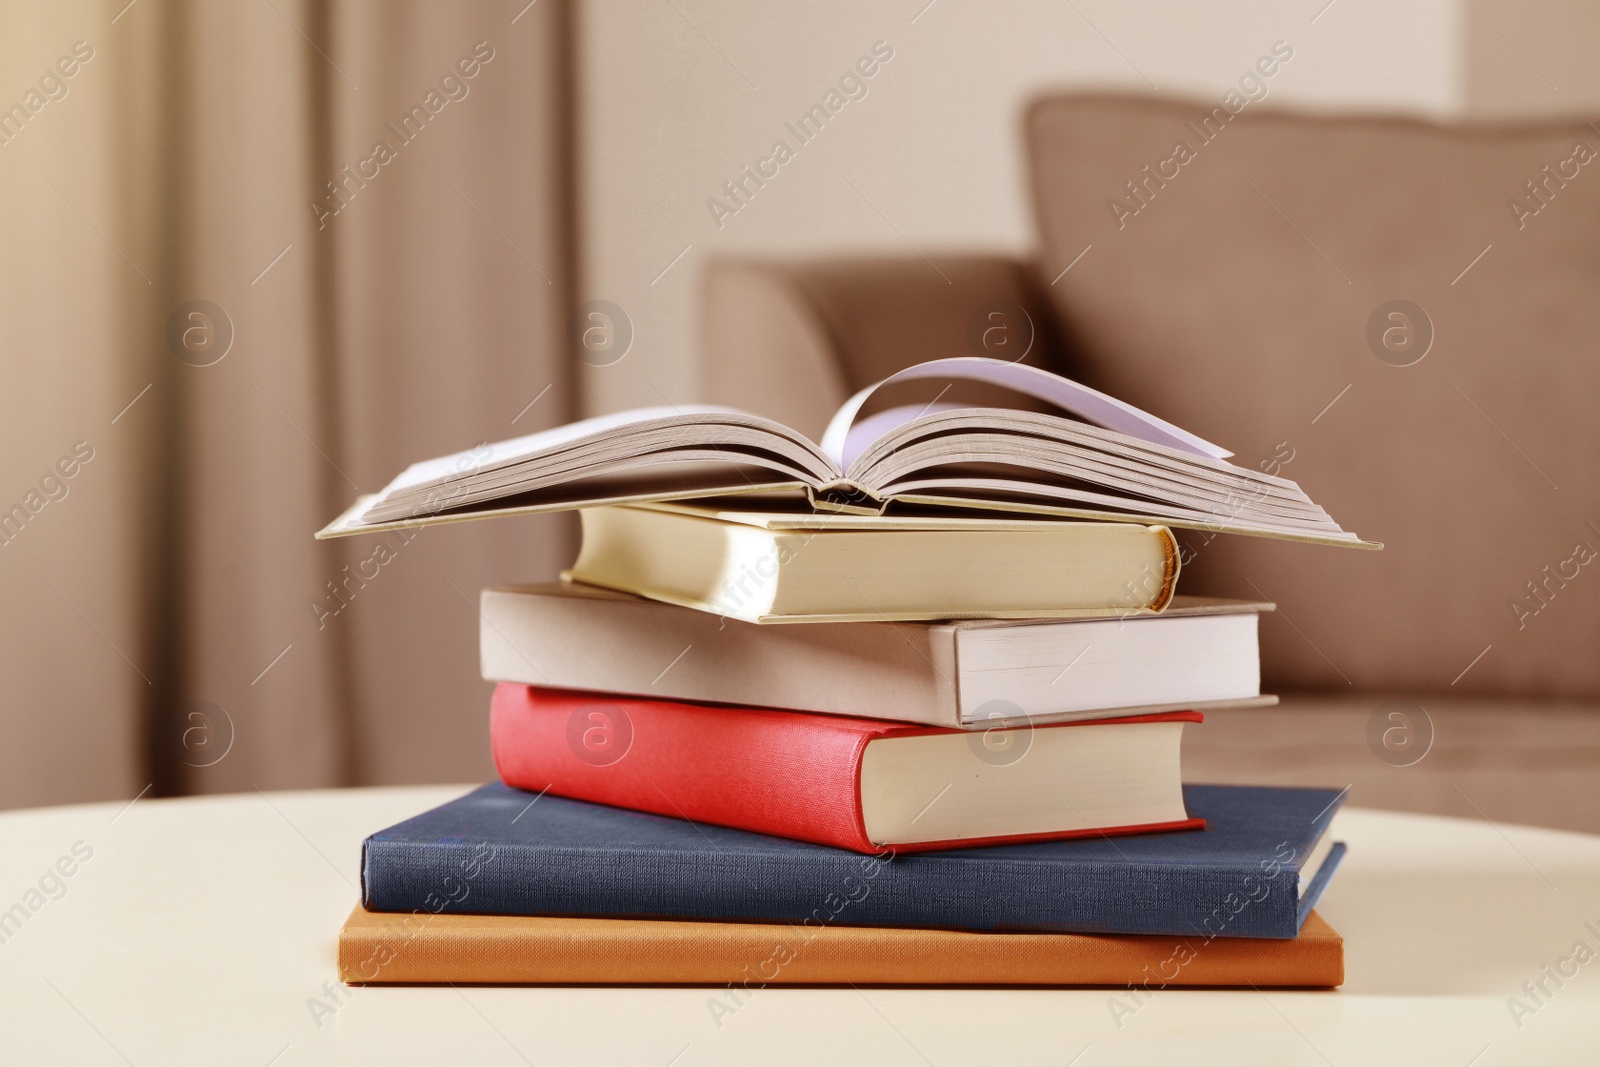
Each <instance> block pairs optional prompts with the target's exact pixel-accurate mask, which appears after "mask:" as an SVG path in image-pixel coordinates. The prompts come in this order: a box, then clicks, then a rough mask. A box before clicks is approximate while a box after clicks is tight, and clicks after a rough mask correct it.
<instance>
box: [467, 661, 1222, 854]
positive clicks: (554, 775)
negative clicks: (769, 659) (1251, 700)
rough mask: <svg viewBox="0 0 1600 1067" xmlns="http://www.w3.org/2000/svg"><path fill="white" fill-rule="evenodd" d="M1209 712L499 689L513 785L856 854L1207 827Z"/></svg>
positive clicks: (499, 739)
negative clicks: (887, 707) (948, 720)
mask: <svg viewBox="0 0 1600 1067" xmlns="http://www.w3.org/2000/svg"><path fill="white" fill-rule="evenodd" d="M1202 718H1203V717H1202V716H1201V715H1200V713H1198V712H1193V711H1179V712H1170V713H1166V714H1159V715H1140V716H1133V717H1129V718H1121V719H1100V720H1093V721H1086V722H1070V723H1058V724H1053V725H1049V726H1021V727H1008V728H1002V729H993V730H946V729H938V728H931V727H925V726H908V725H904V724H900V723H892V722H883V721H878V720H874V719H857V718H847V717H844V716H839V715H810V714H806V713H803V712H789V711H774V710H771V709H767V708H759V709H758V708H737V707H723V706H713V705H697V704H686V703H680V702H676V701H668V700H641V699H637V698H633V697H621V696H606V695H600V694H595V693H579V692H572V691H569V690H562V689H547V688H542V687H537V686H525V685H510V684H504V685H500V686H498V687H496V689H495V693H494V701H493V708H492V715H491V727H490V736H491V740H492V743H493V748H494V760H495V766H496V767H497V768H498V769H499V772H500V777H501V778H502V779H503V780H504V781H505V783H506V784H507V785H510V786H513V787H515V788H518V789H525V790H529V791H531V792H534V793H542V792H545V791H549V792H551V793H554V794H557V795H558V796H565V797H572V798H574V799H577V800H587V801H592V802H595V803H599V804H609V805H612V806H613V807H619V808H630V809H633V810H635V811H645V812H652V813H654V814H657V815H665V816H669V817H673V818H682V819H688V820H690V821H693V822H706V823H715V824H718V825H721V826H731V827H734V828H736V829H741V830H752V831H755V832H757V833H763V834H773V835H775V836H779V837H789V838H795V839H798V840H801V841H811V842H815V843H817V844H822V845H833V846H836V847H839V848H847V849H853V850H855V851H857V852H866V853H880V852H883V851H885V850H893V851H895V852H918V851H928V850H932V849H946V848H969V847H974V846H979V845H993V844H1006V843H1015V842H1020V841H1039V840H1047V839H1051V838H1062V837H1082V836H1087V835H1101V834H1130V833H1151V832H1157V831H1168V830H1190V829H1201V828H1203V827H1204V825H1205V823H1204V821H1203V820H1201V819H1191V818H1189V816H1188V813H1187V811H1186V810H1185V808H1184V804H1183V792H1182V781H1181V775H1180V773H1179V763H1178V754H1179V745H1180V741H1181V735H1182V730H1183V726H1184V724H1185V723H1190V722H1200V721H1202Z"/></svg>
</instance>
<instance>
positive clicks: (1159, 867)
mask: <svg viewBox="0 0 1600 1067" xmlns="http://www.w3.org/2000/svg"><path fill="white" fill-rule="evenodd" d="M1184 799H1185V803H1186V805H1187V807H1188V810H1189V812H1190V814H1191V815H1193V816H1195V817H1197V818H1201V819H1204V820H1205V821H1206V824H1207V828H1206V829H1205V830H1202V831H1188V832H1181V833H1167V834H1149V835H1143V836H1134V837H1094V838H1079V839H1075V840H1070V841H1042V842H1036V843H1031V844H1020V845H1001V846H991V847H987V848H971V849H955V850H952V851H948V852H923V853H917V854H913V855H897V854H895V853H894V852H893V850H887V849H886V850H884V851H883V852H882V853H879V854H877V855H862V854H860V853H856V852H850V851H847V850H844V849H838V848H830V847H828V846H825V845H814V844H808V843H805V842H799V841H790V840H788V839H786V838H781V837H771V836H767V835H764V834H756V833H751V832H749V831H746V830H733V829H728V828H726V827H720V826H713V825H708V824H700V823H693V822H690V821H688V820H686V819H679V818H666V817H663V816H659V815H650V814H646V813H643V812H636V811H626V810H623V809H620V808H611V807H606V806H603V805H600V804H590V803H586V802H584V801H579V800H568V799H566V798H563V797H556V796H551V795H549V794H543V795H541V794H537V793H529V792H525V791H523V790H519V789H513V788H511V787H509V786H507V785H504V784H502V783H499V782H494V783H491V784H489V785H485V786H481V787H479V788H478V789H475V790H473V791H472V792H471V793H468V794H467V795H466V796H463V797H460V798H458V799H456V800H453V801H450V802H448V803H446V804H442V805H440V806H439V807H437V808H435V809H433V810H432V811H428V812H425V813H423V814H421V815H418V816H416V817H415V818H412V819H408V820H406V821H405V822H402V823H399V824H397V825H395V826H393V827H390V828H389V829H387V830H383V831H380V832H379V833H376V834H373V835H372V836H371V837H369V838H367V840H366V841H365V842H364V843H363V845H362V861H361V882H362V903H363V905H364V906H365V907H366V908H367V910H369V911H390V912H418V913H421V912H426V913H440V912H447V911H448V912H454V913H472V914H484V915H566V916H588V917H593V918H659V919H703V920H704V919H711V920H745V921H755V922H777V923H800V924H802V925H809V924H821V925H830V924H832V923H840V924H847V925H858V926H937V927H947V928H953V929H967V930H1041V931H1063V932H1072V931H1076V932H1086V933H1128V934H1168V935H1193V936H1203V937H1269V938H1291V937H1294V936H1295V935H1296V933H1298V932H1299V930H1300V927H1301V926H1302V925H1303V924H1304V922H1305V919H1306V917H1307V916H1308V915H1309V914H1310V912H1311V908H1312V907H1313V906H1314V905H1315V904H1316V902H1317V900H1318V899H1319V898H1320V896H1321V895H1322V892H1323V890H1324V889H1325V888H1326V886H1327V883H1328V880H1329V879H1330V878H1331V877H1332V876H1333V872H1334V870H1335V869H1336V868H1337V866H1338V864H1339V861H1340V860H1341V859H1342V858H1343V855H1344V846H1343V844H1334V843H1331V842H1330V839H1329V837H1328V835H1327V833H1326V831H1327V828H1328V824H1329V822H1330V821H1331V820H1332V818H1333V815H1334V813H1335V811H1336V810H1337V809H1338V807H1339V805H1340V803H1341V802H1342V801H1343V799H1344V794H1343V793H1342V792H1339V791H1336V790H1332V789H1283V788H1265V787H1252V786H1206V785H1190V786H1185V787H1184Z"/></svg>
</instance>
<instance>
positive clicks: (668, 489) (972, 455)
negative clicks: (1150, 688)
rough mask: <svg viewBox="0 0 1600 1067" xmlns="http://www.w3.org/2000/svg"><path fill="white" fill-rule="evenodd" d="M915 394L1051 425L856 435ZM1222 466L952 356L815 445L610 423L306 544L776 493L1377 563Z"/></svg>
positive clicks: (366, 501)
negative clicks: (1243, 539)
mask: <svg viewBox="0 0 1600 1067" xmlns="http://www.w3.org/2000/svg"><path fill="white" fill-rule="evenodd" d="M922 379H935V380H970V381H977V382H985V383H988V384H991V385H998V386H1002V387H1004V388H1007V389H1009V390H1012V391H1014V392H1017V393H1022V394H1025V395H1027V396H1030V397H1033V398H1035V399H1038V400H1043V401H1045V402H1047V403H1049V404H1051V405H1053V406H1055V407H1056V408H1059V409H1060V410H1061V411H1062V413H1063V414H1060V415H1055V414H1043V413H1040V412H1035V411H1024V410H1017V409H1009V408H995V407H972V406H965V405H959V404H952V403H931V404H927V405H923V406H907V407H896V408H891V409H889V410H887V411H881V412H878V413H876V414H873V415H871V416H868V417H866V418H860V413H861V410H862V408H863V406H864V405H865V404H866V403H867V401H868V400H869V399H870V398H871V397H872V395H873V393H874V392H876V391H877V390H878V389H879V388H881V387H883V386H885V385H889V384H891V383H896V382H905V381H915V380H922ZM1230 455H1232V453H1230V452H1228V451H1227V450H1225V449H1223V448H1219V447H1218V446H1216V445H1214V444H1211V443H1210V442H1207V441H1203V440H1201V439H1200V438H1198V437H1196V436H1195V435H1193V434H1191V433H1188V432H1187V431H1185V430H1182V429H1180V428H1178V427H1176V426H1174V425H1172V424H1171V423H1168V422H1166V421H1164V420H1162V419H1159V418H1157V417H1155V416H1154V415H1150V414H1148V413H1146V412H1143V411H1140V410H1139V409H1138V408H1135V407H1133V406H1132V405H1129V404H1125V403H1123V402H1122V401H1120V400H1117V399H1115V398H1113V397H1109V396H1107V395H1105V394H1104V393H1101V392H1098V391H1096V390H1094V389H1090V388H1089V387H1087V386H1084V385H1079V384H1078V383H1076V382H1073V381H1069V380H1068V379H1066V378H1063V377H1060V376H1059V375H1055V374H1051V373H1049V372H1047V371H1043V370H1039V369H1037V368H1034V367H1028V366H1025V365H1023V364H1019V363H1007V362H1005V361H1003V360H996V359H985V358H979V357H959V358H955V359H938V360H933V361H931V362H928V363H921V364H918V365H916V366H914V367H909V368H907V369H905V370H903V371H901V372H899V373H898V374H895V375H893V376H891V377H889V378H886V379H885V380H884V381H882V382H879V383H878V384H877V385H874V386H871V387H869V388H867V389H863V390H862V391H861V392H859V393H857V394H856V395H855V396H853V397H851V398H850V400H849V401H848V402H847V403H846V404H845V405H844V406H843V407H842V408H840V409H839V411H838V412H837V413H836V414H835V415H834V417H833V420H832V422H830V423H829V425H828V429H827V432H826V433H825V434H824V435H823V438H822V441H821V443H820V444H815V443H813V442H811V441H808V440H806V439H805V438H804V437H803V436H801V435H800V434H798V433H796V432H795V431H793V430H791V429H789V428H788V427H786V426H783V425H780V424H779V423H776V422H773V421H772V420H770V419H764V418H761V417H760V416H757V415H751V414H748V413H746V412H742V411H737V410H734V409H732V408H723V407H709V406H704V405H684V406H682V407H668V408H646V409H641V410H637V411H625V412H621V413H619V414H615V415H604V416H600V417H598V418H592V419H585V420H583V421H581V422H575V423H571V424H569V425H567V426H560V427H557V428H555V429H552V430H545V431H542V432H540V433H535V434H529V435H528V436H526V437H518V438H514V439H512V440H509V441H501V442H498V443H496V444H485V445H480V446H478V447H477V448H474V449H469V450H467V451H465V452H459V453H456V454H455V455H450V456H442V457H440V458H438V459H432V460H427V461H425V462H422V463H417V464H413V465H412V466H411V467H409V468H408V469H406V470H405V471H404V472H403V473H401V474H400V476H399V477H397V478H395V479H394V481H392V482H390V483H389V484H388V485H387V486H386V487H385V488H384V489H383V491H382V492H380V493H378V494H376V495H373V496H366V497H362V498H361V499H359V500H357V501H356V503H355V504H354V505H353V506H352V507H351V508H350V509H349V510H347V511H346V512H345V513H344V514H343V515H341V516H339V518H338V519H336V520H334V522H332V523H331V524H329V525H328V527H327V528H326V529H324V530H322V531H321V532H320V533H319V534H318V535H317V536H318V537H337V536H342V535H347V534H354V533H361V532H364V531H368V530H379V529H387V528H391V527H401V526H420V525H427V524H431V523H435V522H450V521H456V520H461V519H474V518H481V517H485V516H489V515H507V514H522V513H528V512H537V511H556V510H561V509H567V508H584V507H598V506H602V505H609V504H624V503H641V502H647V501H665V500H686V499H691V498H709V497H727V496H730V495H736V494H749V493H788V494H790V495H792V496H795V497H796V498H797V501H796V502H797V504H799V505H800V506H801V507H803V508H805V509H806V510H814V511H832V512H845V513H851V514H878V513H881V512H883V511H884V510H885V508H887V507H890V506H893V507H894V508H895V510H896V511H902V512H903V511H905V510H907V509H912V510H915V509H928V508H969V509H970V508H977V509H984V510H989V511H1003V512H1011V513H1021V514H1030V515H1041V516H1052V515H1053V516H1061V517H1063V518H1074V519H1103V520H1112V521H1121V522H1138V523H1146V524H1149V523H1158V524H1165V525H1169V526H1182V527H1190V528H1195V529H1204V530H1213V531H1220V532H1226V533H1243V534H1255V535H1259V536H1267V537H1280V538H1288V539H1291V540H1299V541H1315V542H1321V543H1326V544H1340V545H1352V546H1356V547H1361V548H1377V547H1380V546H1378V545H1376V544H1374V543H1372V542H1368V541H1363V540H1361V539H1360V538H1359V537H1357V536H1356V535H1355V534H1352V533H1347V532H1345V531H1344V530H1342V529H1340V528H1339V525H1338V524H1337V523H1336V522H1334V521H1333V519H1331V518H1330V517H1329V516H1328V514H1327V513H1326V512H1325V511H1323V510H1322V509H1321V508H1320V507H1318V506H1317V505H1316V504H1314V503H1312V501H1311V498H1310V497H1308V496H1306V494H1305V493H1304V492H1302V491H1301V489H1300V487H1299V486H1298V485H1296V484H1295V483H1294V482H1292V481H1290V480H1289V479H1287V478H1279V477H1275V476H1273V475H1269V474H1266V473H1265V472H1263V471H1258V470H1251V469H1249V468H1246V467H1238V466H1235V465H1233V464H1231V463H1229V462H1227V457H1228V456H1230ZM802 495H803V498H802Z"/></svg>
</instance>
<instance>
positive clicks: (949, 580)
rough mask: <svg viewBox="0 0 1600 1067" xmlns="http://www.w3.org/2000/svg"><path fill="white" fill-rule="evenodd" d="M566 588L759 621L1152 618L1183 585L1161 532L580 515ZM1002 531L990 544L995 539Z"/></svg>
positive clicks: (988, 523)
mask: <svg viewBox="0 0 1600 1067" xmlns="http://www.w3.org/2000/svg"><path fill="white" fill-rule="evenodd" d="M581 515H582V518H583V546H582V548H581V549H580V551H579V553H578V559H577V562H575V563H574V564H573V565H572V566H571V568H569V569H568V570H567V571H566V572H565V573H564V575H563V576H564V577H567V578H569V579H570V580H572V581H579V582H586V583H588V584H590V585H599V586H604V587H605V588H607V589H616V590H619V591H621V592H624V593H634V594H637V595H639V596H644V597H649V598H651V599H652V600H664V601H666V602H667V603H669V604H679V605H682V606H684V607H689V608H696V609H698V610H700V611H708V612H711V613H712V614H715V615H721V616H724V617H726V618H733V619H742V620H744V621H745V622H754V623H785V622H789V623H792V622H804V623H815V622H892V621H898V620H914V619H988V618H998V619H1032V618H1067V617H1073V616H1087V615H1105V614H1107V613H1111V612H1115V613H1119V614H1125V615H1133V614H1139V613H1143V612H1159V611H1161V610H1162V609H1163V608H1165V607H1166V606H1167V604H1168V603H1169V602H1170V601H1171V600H1172V595H1173V591H1174V589H1175V587H1176V585H1177V580H1178V544H1177V541H1176V540H1175V539H1174V538H1173V536H1172V531H1170V530H1168V529H1167V528H1166V527H1164V526H1136V525H1134V524H1132V523H1123V522H1061V521H1055V520H1045V521H1039V520H1034V521H1027V520H1016V519H1002V520H999V521H998V522H996V521H994V520H985V519H955V520H949V519H941V520H932V519H920V520H919V519H902V518H889V517H885V516H841V515H828V516H816V517H813V518H812V519H811V525H812V528H809V529H794V528H789V527H787V526H786V525H778V524H775V523H773V522H770V521H768V520H769V519H770V516H767V515H763V514H760V513H750V512H731V511H713V510H709V509H697V508H692V507H686V506H682V505H680V506H677V507H672V508H665V507H631V506H622V507H609V508H585V509H584V510H583V511H582V513H581ZM997 535H999V536H997Z"/></svg>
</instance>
